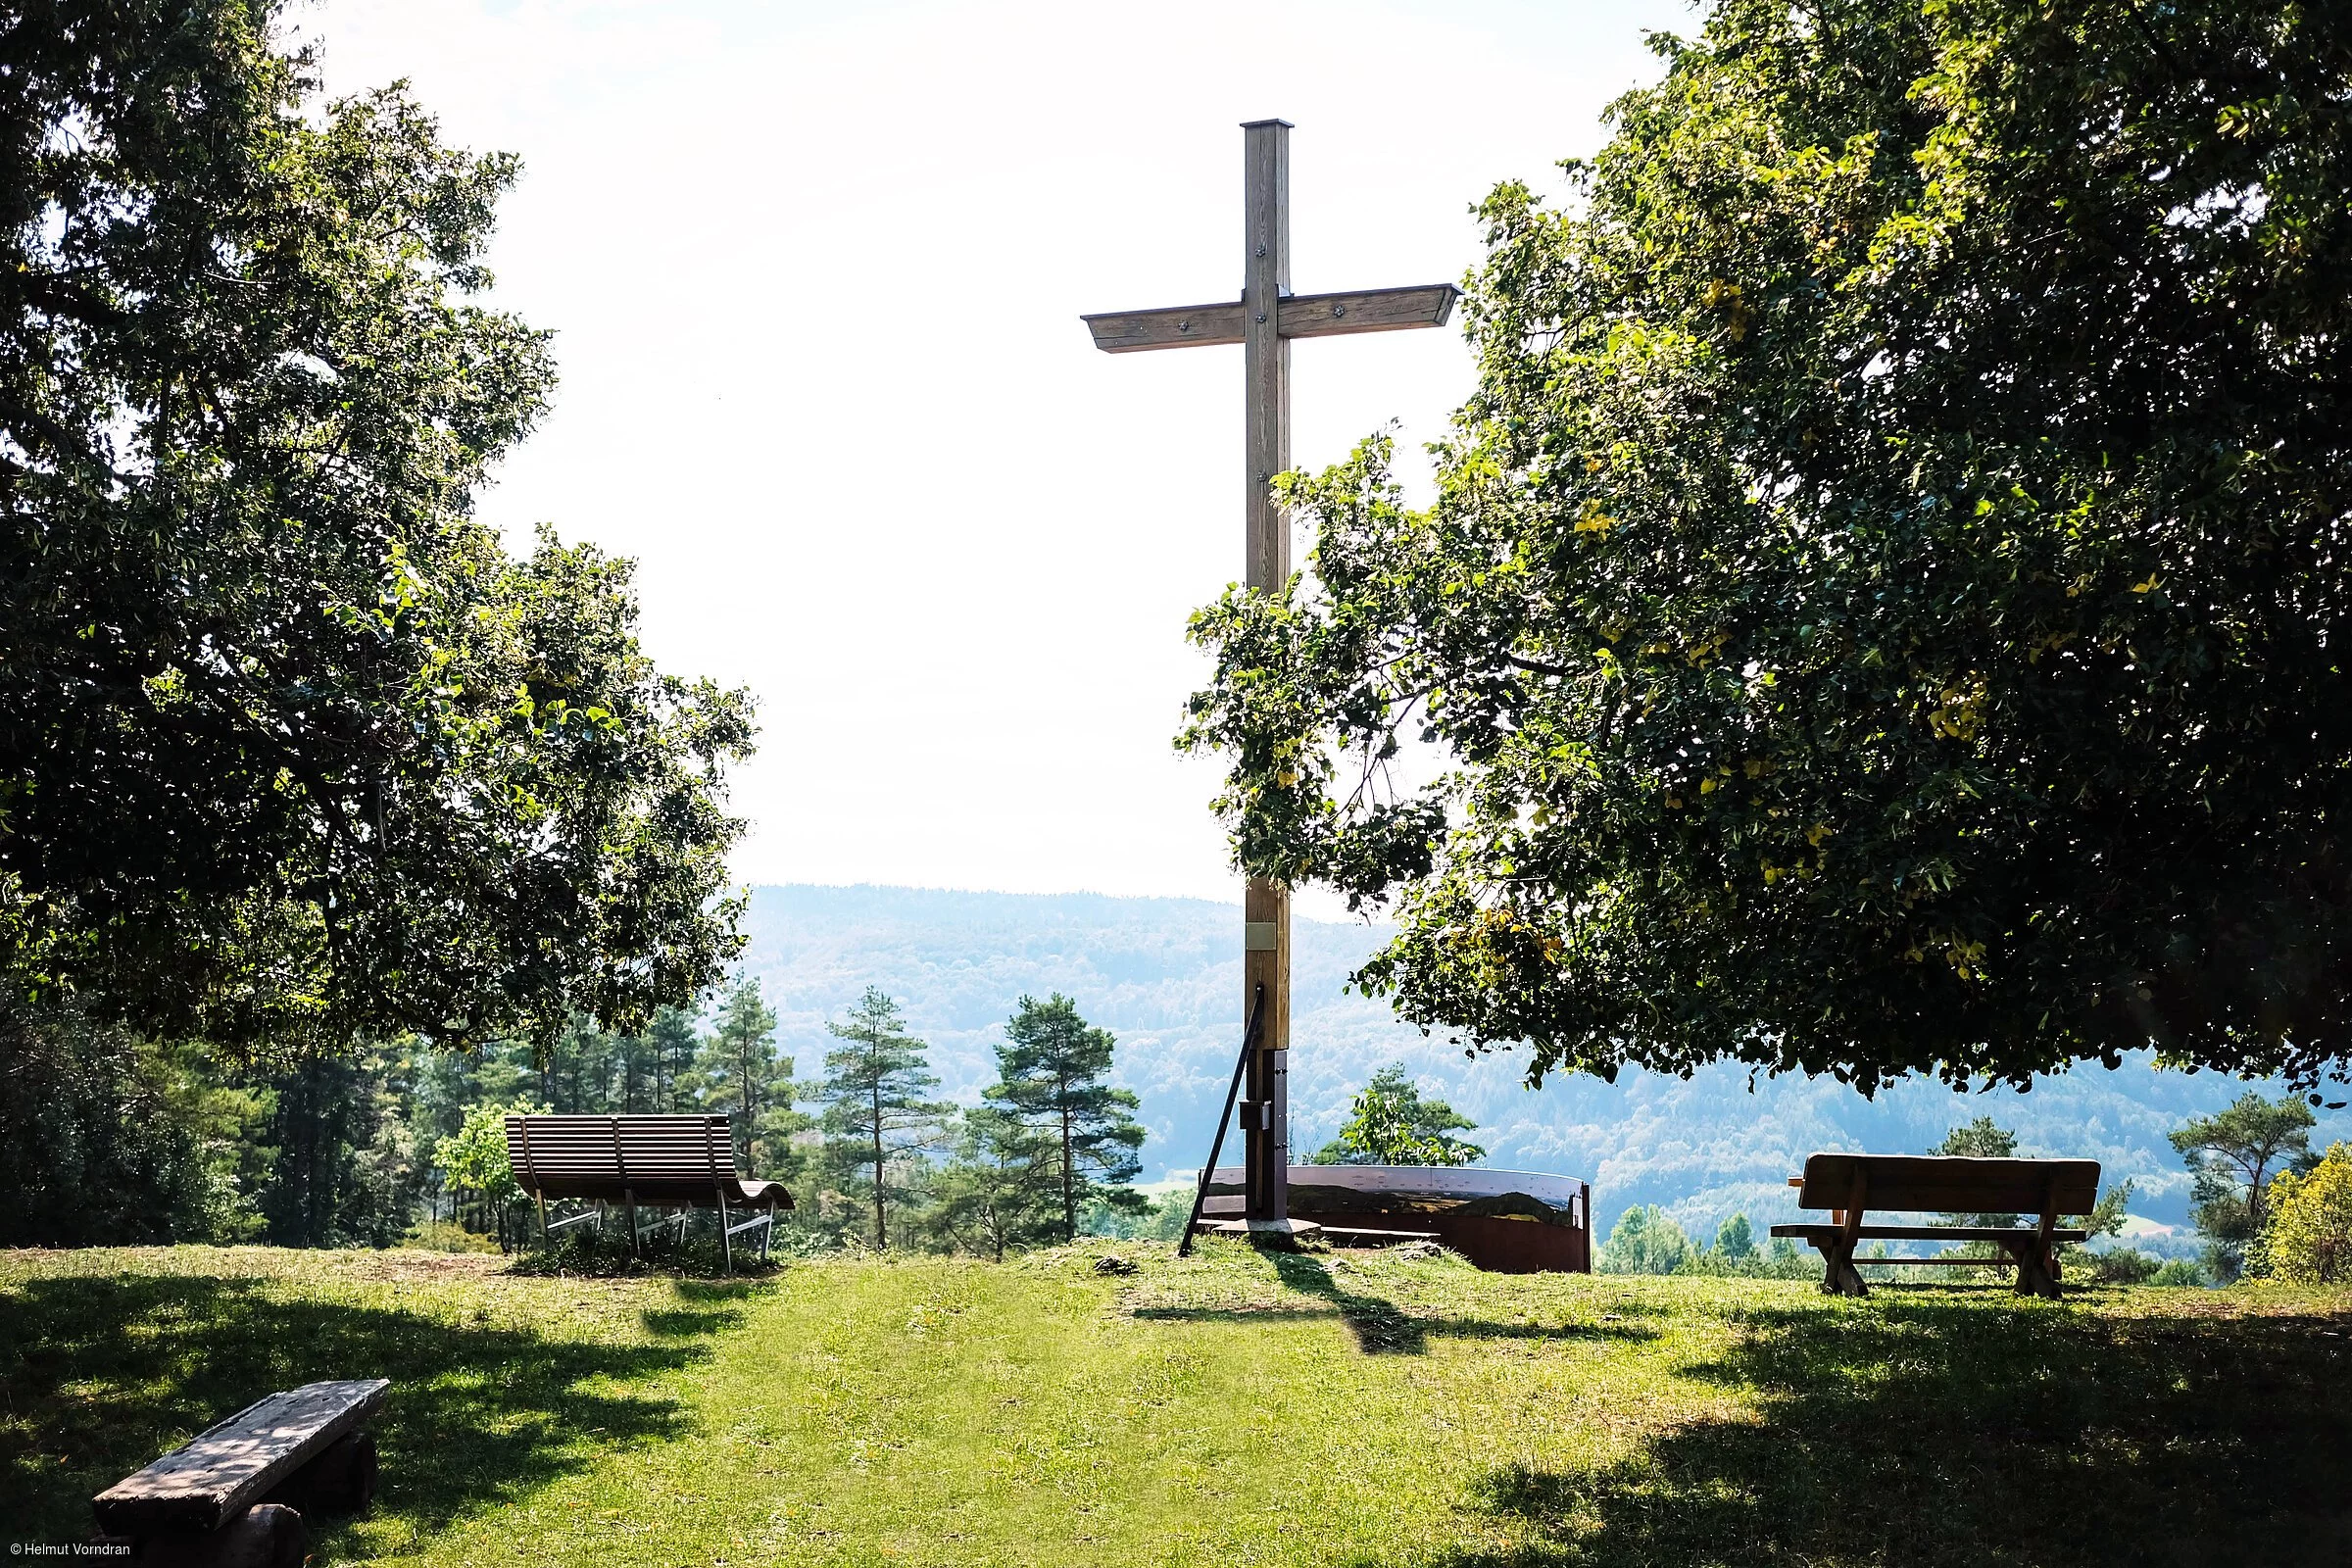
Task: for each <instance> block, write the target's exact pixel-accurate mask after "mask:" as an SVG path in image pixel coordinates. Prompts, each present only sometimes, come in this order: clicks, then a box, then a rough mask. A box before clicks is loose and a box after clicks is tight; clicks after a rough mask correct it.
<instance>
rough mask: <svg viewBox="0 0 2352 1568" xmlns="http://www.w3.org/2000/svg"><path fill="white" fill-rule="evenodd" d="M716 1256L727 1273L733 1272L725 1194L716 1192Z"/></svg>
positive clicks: (733, 1242) (733, 1245) (732, 1240)
mask: <svg viewBox="0 0 2352 1568" xmlns="http://www.w3.org/2000/svg"><path fill="white" fill-rule="evenodd" d="M718 1256H719V1260H720V1262H721V1264H722V1265H723V1266H724V1267H725V1269H726V1271H727V1272H728V1273H729V1274H732V1273H734V1272H735V1241H734V1238H732V1237H730V1236H729V1235H728V1234H727V1195H726V1193H725V1191H724V1190H723V1189H722V1190H721V1191H720V1192H719V1194H718Z"/></svg>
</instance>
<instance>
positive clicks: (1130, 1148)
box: [982, 993, 1144, 1241]
mask: <svg viewBox="0 0 2352 1568" xmlns="http://www.w3.org/2000/svg"><path fill="white" fill-rule="evenodd" d="M1116 1044H1117V1042H1116V1041H1115V1040H1114V1039H1113V1038H1112V1036H1111V1034H1110V1031H1108V1030H1107V1029H1096V1028H1091V1027H1089V1026H1088V1024H1087V1021H1086V1020H1085V1019H1084V1018H1081V1017H1080V1016H1078V1005H1077V1004H1076V1003H1074V1002H1072V1001H1071V1000H1070V999H1069V998H1067V997H1065V996H1061V995H1060V994H1058V993H1056V994H1055V995H1054V996H1052V997H1050V998H1048V999H1047V1000H1046V1001H1044V1002H1039V1001H1037V1000H1036V999H1035V998H1033V997H1023V998H1022V999H1021V1004H1020V1010H1019V1011H1017V1012H1015V1013H1014V1014H1013V1015H1012V1018H1011V1021H1009V1022H1008V1023H1006V1024H1005V1044H1004V1045H1002V1046H999V1047H998V1048H997V1070H998V1072H999V1073H1000V1074H1001V1076H1002V1081H1001V1082H999V1083H997V1084H995V1085H993V1086H992V1087H991V1088H990V1089H989V1090H988V1091H987V1092H986V1093H985V1095H984V1096H983V1097H982V1098H983V1099H985V1100H986V1101H987V1102H988V1103H989V1104H991V1105H993V1106H997V1107H1000V1108H1002V1109H1005V1110H1007V1111H1009V1112H1011V1113H1012V1114H1014V1115H1017V1116H1019V1117H1021V1118H1022V1119H1024V1120H1026V1121H1027V1122H1029V1123H1030V1125H1032V1126H1035V1127H1039V1128H1041V1129H1043V1130H1044V1131H1046V1132H1047V1133H1049V1134H1050V1135H1051V1136H1052V1138H1053V1157H1054V1164H1055V1166H1056V1170H1055V1175H1056V1177H1057V1179H1058V1184H1059V1186H1060V1189H1061V1219H1062V1225H1061V1228H1062V1236H1063V1238H1064V1239H1065V1240H1072V1241H1074V1240H1076V1239H1077V1235H1078V1210H1079V1208H1080V1206H1081V1205H1082V1204H1084V1203H1085V1202H1086V1201H1089V1200H1090V1199H1094V1198H1098V1197H1100V1198H1104V1199H1106V1200H1108V1201H1111V1202H1112V1203H1113V1204H1114V1205H1120V1206H1124V1203H1125V1202H1127V1201H1135V1200H1134V1199H1133V1195H1132V1194H1131V1193H1126V1192H1125V1184H1127V1183H1129V1182H1132V1181H1133V1180H1135V1177H1136V1173H1137V1171H1139V1170H1140V1169H1141V1168H1142V1165H1141V1162H1140V1161H1139V1160H1138V1159H1137V1158H1136V1151H1138V1150H1139V1149H1141V1148H1142V1147H1143V1143H1144V1129H1143V1127H1142V1125H1141V1124H1140V1123H1138V1122H1137V1121H1136V1119H1135V1115H1134V1111H1135V1108H1136V1104H1137V1101H1136V1097H1135V1095H1134V1094H1133V1093H1132V1092H1131V1091H1129V1090H1125V1089H1113V1088H1111V1087H1110V1085H1108V1084H1107V1083H1105V1082H1103V1079H1104V1078H1105V1077H1106V1076H1108V1074H1109V1072H1110V1061H1111V1053H1112V1050H1113V1049H1114V1047H1115V1046H1116ZM1123 1193H1124V1194H1125V1197H1124V1199H1122V1196H1121V1195H1122V1194H1123Z"/></svg>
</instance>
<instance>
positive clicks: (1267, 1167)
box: [1085, 120, 1455, 1233]
mask: <svg viewBox="0 0 2352 1568" xmlns="http://www.w3.org/2000/svg"><path fill="white" fill-rule="evenodd" d="M1290 136H1291V123H1290V122H1289V121H1287V120H1253V121H1250V122H1247V123H1244V124H1243V126H1242V215H1243V221H1242V297H1241V298H1240V299H1239V300H1238V301H1236V300H1218V301H1213V302H1211V303H1209V304H1205V305H1183V306H1172V307H1156V308H1153V309H1151V310H1143V311H1109V312H1104V313H1102V314H1100V315H1093V316H1089V317H1087V318H1086V319H1085V320H1086V324H1087V329H1088V330H1089V331H1091V332H1092V333H1093V334H1094V339H1095V347H1097V348H1099V349H1101V350H1103V352H1104V353H1106V354H1135V353H1141V352H1145V351H1149V350H1156V349H1175V348H1191V347H1195V346H1206V345H1211V344H1233V343H1239V344H1241V345H1242V346H1243V356H1244V366H1243V388H1244V390H1243V434H1244V439H1243V473H1242V480H1243V507H1242V519H1243V527H1242V552H1243V575H1242V581H1243V584H1244V586H1245V587H1248V588H1250V589H1252V590H1254V591H1256V592H1258V593H1279V592H1280V591H1281V590H1282V586H1283V584H1285V583H1286V582H1288V581H1289V580H1290V576H1291V533H1290V523H1289V519H1288V518H1287V517H1285V516H1284V515H1283V513H1282V509H1281V508H1280V507H1278V506H1276V505H1275V503H1274V494H1273V481H1274V476H1275V475H1276V474H1278V473H1281V472H1283V471H1285V470H1286V469H1288V468H1289V467H1290V466H1291V343H1290V340H1291V339H1292V338H1295V337H1336V336H1341V335H1345V334H1349V333H1357V332H1396V331H1404V330H1408V329H1411V328H1415V327H1429V326H1443V325H1445V324H1446V319H1447V317H1448V316H1450V315H1451V313H1452V311H1453V301H1454V296H1455V290H1454V288H1453V285H1452V284H1450V283H1429V284H1420V285H1415V286H1410V287H1405V288H1387V289H1365V290H1357V291H1354V292H1351V293H1344V294H1313V295H1307V296H1304V297H1299V296H1296V295H1293V294H1292V293H1291V142H1290ZM1260 997H1263V998H1264V1001H1265V1007H1264V1013H1263V1018H1262V1021H1261V1023H1260V1024H1259V1027H1258V1044H1257V1049H1256V1050H1254V1051H1252V1052H1250V1053H1249V1054H1248V1059H1247V1060H1246V1062H1245V1063H1244V1068H1245V1071H1246V1084H1247V1090H1248V1095H1249V1098H1248V1099H1247V1100H1244V1101H1241V1102H1239V1107H1240V1110H1241V1113H1242V1115H1241V1126H1242V1141H1243V1149H1244V1161H1245V1163H1246V1165H1247V1167H1248V1170H1249V1178H1248V1183H1247V1195H1246V1198H1245V1201H1244V1205H1243V1211H1244V1213H1245V1214H1246V1215H1247V1217H1248V1219H1249V1221H1250V1225H1251V1227H1252V1228H1253V1229H1256V1228H1260V1227H1271V1228H1272V1229H1273V1230H1275V1231H1281V1232H1286V1233H1287V1231H1288V1228H1289V1220H1290V1194H1289V1191H1288V1181H1287V1178H1288V1170H1289V1165H1290V1109H1291V1107H1290V1083H1289V1079H1290V1067H1289V1062H1290V1050H1291V892H1290V889H1289V888H1287V887H1285V886H1283V885H1282V884H1281V883H1279V882H1273V881H1269V880H1266V879H1264V878H1259V877H1252V878H1251V879H1250V884H1249V886H1248V888H1247V889H1246V890H1245V891H1244V893H1243V895H1242V1017H1243V1020H1244V1023H1243V1027H1244V1029H1245V1030H1247V1029H1248V1027H1249V1023H1248V1020H1249V1019H1250V1017H1251V1016H1252V1011H1253V1008H1254V1007H1255V1005H1256V1001H1257V999H1258V998H1260ZM1224 1125H1225V1124H1224V1123H1223V1122H1222V1121H1220V1122H1219V1123H1218V1124H1217V1136H1218V1137H1219V1138H1220V1139H1222V1138H1223V1136H1224ZM1214 1164H1215V1160H1214V1159H1213V1158H1212V1159H1211V1160H1210V1162H1209V1165H1210V1166H1211V1167H1213V1166H1214ZM1209 1174H1210V1172H1209V1169H1208V1168H1205V1167H1204V1168H1203V1170H1202V1172H1201V1180H1202V1181H1203V1182H1204V1183H1205V1182H1206V1181H1207V1180H1208V1179H1209Z"/></svg>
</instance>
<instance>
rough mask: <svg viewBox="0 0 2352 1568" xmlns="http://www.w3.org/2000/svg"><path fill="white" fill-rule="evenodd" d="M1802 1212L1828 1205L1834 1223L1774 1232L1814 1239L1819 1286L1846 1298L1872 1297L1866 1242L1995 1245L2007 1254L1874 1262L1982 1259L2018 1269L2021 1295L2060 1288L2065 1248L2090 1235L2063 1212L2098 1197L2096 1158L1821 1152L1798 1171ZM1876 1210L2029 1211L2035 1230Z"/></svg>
mask: <svg viewBox="0 0 2352 1568" xmlns="http://www.w3.org/2000/svg"><path fill="white" fill-rule="evenodd" d="M1789 1186H1791V1187H1794V1188H1796V1189H1797V1196H1796V1203H1797V1206H1798V1207H1799V1208H1826V1209H1828V1210H1830V1223H1829V1224H1827V1225H1775V1226H1774V1227H1773V1228H1772V1234H1773V1235H1775V1236H1787V1237H1790V1238H1793V1239H1795V1240H1797V1241H1801V1242H1807V1243H1810V1244H1811V1245H1812V1246H1813V1248H1814V1249H1815V1250H1817V1251H1819V1252H1820V1253H1821V1255H1822V1258H1823V1261H1824V1263H1825V1265H1826V1269H1825V1272H1824V1274H1823V1277H1822V1282H1821V1288H1822V1289H1823V1290H1825V1291H1828V1292H1831V1293H1833V1294H1836V1295H1839V1296H1868V1295H1869V1294H1870V1287H1869V1286H1867V1285H1865V1284H1863V1282H1862V1275H1861V1272H1860V1270H1859V1269H1858V1268H1856V1266H1855V1262H1854V1247H1855V1244H1856V1243H1858V1242H1866V1241H1889V1242H1992V1243H1994V1244H1996V1245H1997V1246H1999V1247H2000V1249H2001V1250H2003V1251H2004V1252H2006V1253H2007V1254H2008V1255H2007V1256H2006V1257H2002V1258H1982V1257H1954V1256H1951V1255H1949V1254H1944V1255H1941V1256H1933V1257H1874V1258H1870V1259H1867V1261H1869V1262H1872V1263H1894V1264H1912V1265H1920V1264H1976V1265H1978V1266H1980V1267H1983V1266H1986V1265H1992V1266H2000V1267H2007V1266H2010V1265H2015V1267H2016V1269H2017V1291H2018V1294H2019V1295H2021V1296H2056V1295H2057V1294H2058V1251H2057V1250H2058V1248H2059V1246H2060V1245H2061V1244H2064V1243H2068V1242H2084V1241H2088V1240H2089V1239H2090V1233H2089V1232H2087V1231H2080V1230H2061V1229H2059V1228H2058V1219H2059V1216H2060V1215H2063V1214H2087V1213H2089V1212H2090V1210H2091V1209H2092V1207H2093V1206H2095V1205H2096V1204H2097V1202H2098V1198H2099V1162H2098V1161H2097V1160H2095V1159H1972V1158H1966V1157H1963V1156H1959V1155H1947V1154H1813V1155H1809V1156H1807V1158H1806V1160H1805V1173H1804V1174H1803V1175H1802V1176H1791V1177H1790V1178H1789ZM1871 1209H1879V1210H1882V1211H1884V1210H1893V1211H1895V1212H1897V1213H1901V1212H1906V1211H1914V1210H1934V1211H1938V1212H1942V1213H1958V1214H1984V1213H1992V1214H2010V1213H2023V1214H2033V1215H2035V1216H2036V1223H2034V1225H2032V1226H2024V1225H2018V1226H2008V1225H1870V1224H1865V1223H1864V1220H1863V1216H1864V1215H1865V1214H1866V1213H1867V1212H1869V1211H1870V1210H1871Z"/></svg>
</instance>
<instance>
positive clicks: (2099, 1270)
mask: <svg viewBox="0 0 2352 1568" xmlns="http://www.w3.org/2000/svg"><path fill="white" fill-rule="evenodd" d="M2082 1263H2084V1264H2085V1265H2087V1267H2088V1269H2089V1272H2090V1277H2091V1278H2092V1279H2093V1280H2096V1281H2097V1282H2098V1283H2099V1284H2101V1285H2145V1284H2146V1283H2147V1282H2148V1281H2149V1280H2151V1279H2154V1278H2155V1277H2156V1275H2157V1274H2158V1273H2160V1272H2161V1271H2162V1270H2163V1268H2164V1263H2163V1260H2162V1259H2160V1258H2154V1257H2150V1256H2149V1255H2148V1254H2147V1253H2145V1252H2143V1251H2141V1250H2139V1249H2138V1248H2136V1247H2117V1248H2112V1249H2110V1250H2107V1251H2104V1252H2089V1253H2085V1254H2084V1255H2083V1256H2082Z"/></svg>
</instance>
